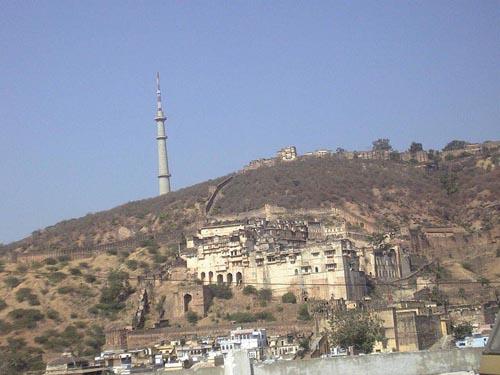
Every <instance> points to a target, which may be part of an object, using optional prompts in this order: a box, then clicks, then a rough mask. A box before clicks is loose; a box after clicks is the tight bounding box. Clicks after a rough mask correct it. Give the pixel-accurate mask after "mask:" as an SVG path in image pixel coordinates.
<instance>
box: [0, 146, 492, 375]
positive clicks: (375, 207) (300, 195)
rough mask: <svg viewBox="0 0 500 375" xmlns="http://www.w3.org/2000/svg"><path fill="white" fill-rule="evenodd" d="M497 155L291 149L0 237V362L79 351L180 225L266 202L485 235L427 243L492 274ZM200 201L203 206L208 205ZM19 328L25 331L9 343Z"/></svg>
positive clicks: (160, 256) (119, 307)
mask: <svg viewBox="0 0 500 375" xmlns="http://www.w3.org/2000/svg"><path fill="white" fill-rule="evenodd" d="M498 157H499V154H498V151H495V152H493V153H490V154H488V155H483V154H476V155H468V154H464V155H459V156H457V157H453V158H446V159H445V158H443V159H442V160H439V159H438V160H435V161H433V162H431V163H427V164H418V163H412V162H401V161H392V160H362V159H353V160H346V159H345V158H342V157H340V156H339V155H336V154H333V155H328V156H324V157H314V156H309V157H300V158H298V159H297V160H294V161H287V162H278V163H276V164H275V165H273V166H264V167H261V168H258V169H254V170H248V171H242V172H238V173H235V174H234V175H233V176H232V178H231V180H230V181H229V182H228V183H227V184H225V186H224V188H223V189H221V190H220V191H219V190H218V189H217V188H216V187H217V185H219V184H220V183H221V182H223V181H226V180H227V179H228V176H224V177H221V178H218V179H214V180H211V181H207V182H204V183H201V184H197V185H194V186H191V187H188V188H185V189H181V190H179V191H176V192H173V193H170V194H168V195H166V196H161V197H155V198H151V199H145V200H141V201H137V202H130V203H127V204H124V205H122V206H119V207H116V208H114V209H112V210H108V211H103V212H99V213H95V214H89V215H87V216H85V217H82V218H79V219H72V220H67V221H63V222H61V223H58V224H56V225H54V226H51V227H48V228H45V229H42V230H39V231H35V232H34V233H33V234H32V235H31V236H29V237H28V238H25V239H22V240H19V241H16V242H14V243H12V244H8V245H5V246H3V247H2V248H0V252H1V253H2V254H3V255H4V257H3V260H2V261H1V263H0V271H1V272H0V337H1V338H0V345H4V346H2V347H0V362H2V358H1V356H16V355H21V354H19V353H21V352H19V351H16V350H14V349H13V348H16V345H17V347H18V346H19V345H20V344H22V345H21V346H23V347H26V345H28V348H31V349H27V353H28V352H29V353H31V354H30V355H31V356H35V357H36V355H37V353H38V350H41V351H43V352H44V353H45V356H47V355H50V354H51V353H57V352H60V351H62V350H64V349H65V348H66V347H71V348H72V349H73V350H75V351H77V352H78V353H80V354H87V355H88V354H93V353H95V352H97V351H98V350H99V348H100V346H101V345H102V343H103V328H104V327H105V326H106V325H108V324H110V323H113V322H116V323H117V324H120V325H129V324H132V318H131V317H132V316H133V314H134V311H135V309H136V308H137V300H138V298H139V293H140V288H141V285H140V283H138V281H137V280H138V279H137V277H138V276H141V275H145V274H148V275H151V274H154V273H155V272H158V270H161V268H162V267H164V266H165V265H166V264H172V263H173V262H174V260H175V256H176V249H177V244H178V243H179V242H180V241H182V239H183V238H184V234H189V233H192V232H194V231H195V230H196V228H197V227H199V226H200V225H202V224H203V223H205V222H207V220H214V219H217V218H219V219H225V218H228V217H231V216H232V215H233V216H234V215H236V214H240V213H245V212H249V211H252V210H258V209H261V208H262V207H263V206H264V205H267V204H271V205H274V206H279V207H281V208H283V209H284V210H292V209H303V211H302V212H304V214H305V215H307V213H308V212H309V215H311V216H314V210H315V209H320V208H322V209H331V208H332V207H334V208H338V209H340V210H343V211H344V212H348V213H349V214H350V215H353V217H357V218H360V220H359V222H358V224H356V223H351V224H352V225H359V223H368V224H370V225H366V226H364V227H363V226H362V225H361V226H360V227H359V228H358V229H359V230H361V231H363V230H364V231H367V232H379V231H384V230H391V231H397V230H398V229H402V228H404V227H406V228H408V227H409V226H415V225H417V226H422V227H428V226H439V225H441V226H443V225H445V226H453V227H459V228H462V229H463V231H464V232H465V233H468V234H471V235H477V236H479V237H481V236H483V237H481V238H483V239H484V238H487V240H484V241H482V242H481V245H480V246H479V245H478V246H476V247H474V244H473V243H469V244H468V245H467V246H468V248H469V249H473V250H474V251H469V252H463V251H462V250H460V251H458V250H456V251H455V252H453V251H452V250H453V249H452V247H453V246H450V249H445V250H446V251H442V252H440V253H439V254H435V255H436V256H439V257H441V258H443V260H446V261H447V262H448V266H449V267H448V268H449V269H448V276H449V277H454V276H456V277H457V278H460V277H463V276H464V275H465V276H467V277H468V278H471V280H474V279H476V278H477V277H478V276H480V275H482V274H483V272H482V271H483V269H485V270H487V271H485V272H486V274H485V275H486V276H488V277H490V278H494V277H500V275H498V274H495V272H497V273H498V269H497V271H495V268H496V267H497V266H498V259H500V251H499V250H498V249H497V248H496V247H497V246H498V245H497V244H495V241H496V240H497V238H498V234H499V228H500V215H498V209H499V207H500V168H499V167H498ZM214 192H216V193H217V195H216V196H214ZM210 198H212V199H210ZM214 198H215V199H214ZM210 200H211V201H213V206H212V207H211V209H210V212H209V214H208V215H207V212H206V204H207V202H208V201H210ZM150 236H151V237H150ZM153 236H156V237H153ZM479 237H478V238H479ZM116 241H122V243H125V244H126V246H121V247H120V248H119V249H118V250H117V248H115V247H113V246H109V247H106V246H104V245H106V244H113V243H115V242H116ZM123 241H125V242H123ZM127 241H129V242H127ZM99 246H100V247H99ZM455 247H456V246H455ZM97 248H99V249H100V251H96V252H93V253H89V254H90V255H89V256H88V257H85V258H81V259H74V258H72V257H69V256H67V255H65V253H64V251H66V250H69V249H81V250H82V251H83V252H85V251H90V250H92V249H97ZM464 248H465V247H464ZM460 249H462V248H460ZM483 249H486V250H483ZM41 251H45V252H47V251H54V255H53V256H45V257H44V258H39V259H38V260H37V259H35V261H33V262H27V263H24V262H17V263H14V262H11V261H10V260H11V259H12V255H13V254H17V255H18V256H21V255H23V254H35V253H37V252H41ZM431 255H432V254H431ZM488 257H490V258H491V257H493V258H494V261H488ZM445 258H446V259H445ZM443 264H446V262H444V263H443ZM488 265H489V266H488ZM495 275H496V276H495ZM471 293H472V292H471ZM471 295H472V294H471ZM242 298H243V302H242V303H243V304H242V306H243V305H251V304H252V303H251V301H250V300H249V301H250V302H249V301H246V300H244V298H247V299H248V298H249V297H242ZM221 306H222V307H223V306H224V305H223V304H219V305H218V306H215V307H214V312H213V314H212V316H211V317H210V318H207V319H212V320H217V319H219V318H220V315H221V314H222V313H220V309H221V308H222V307H221ZM158 310H161V306H160V307H158ZM261 313H262V314H264V315H265V313H266V312H265V311H262V312H261ZM264 315H263V316H264ZM185 323H186V324H187V322H185ZM19 339H21V340H25V341H24V342H17V344H16V341H15V340H19ZM26 343H27V344H26ZM16 353H17V354H16ZM27 353H24V354H26V355H27V356H28V354H27ZM9 358H10V357H9ZM30 361H31V359H30ZM32 362H33V363H36V358H35V359H32ZM35 367H36V366H35ZM31 368H34V367H33V366H32V367H31ZM0 372H1V367H0Z"/></svg>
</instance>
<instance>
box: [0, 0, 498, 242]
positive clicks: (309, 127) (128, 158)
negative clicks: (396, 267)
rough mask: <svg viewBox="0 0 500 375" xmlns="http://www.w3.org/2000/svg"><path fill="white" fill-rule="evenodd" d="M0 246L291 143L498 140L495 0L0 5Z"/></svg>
mask: <svg viewBox="0 0 500 375" xmlns="http://www.w3.org/2000/svg"><path fill="white" fill-rule="evenodd" d="M0 7H1V9H2V12H1V14H0V21H1V22H0V51H2V52H1V53H0V176H2V177H1V181H0V242H4V243H7V242H9V241H12V240H15V239H18V238H21V237H23V236H25V235H27V234H29V233H31V232H32V231H33V230H35V229H39V228H42V227H45V226H47V225H51V224H54V223H56V222H57V221H60V220H62V219H67V218H72V217H78V216H82V215H85V214H86V213H88V212H95V211H99V210H103V209H107V208H111V207H114V206H116V205H118V204H121V203H124V202H127V201H131V200H137V199H141V198H146V197H151V196H154V195H156V194H157V189H158V187H157V181H156V173H157V160H156V143H155V123H154V121H153V117H154V108H155V87H154V84H155V83H154V82H155V74H156V71H160V73H161V77H162V91H163V99H164V107H165V110H166V113H167V116H168V120H167V132H168V135H169V139H168V148H169V150H168V152H169V158H170V168H171V173H172V184H173V187H174V189H178V188H180V187H184V186H188V185H191V184H194V183H196V182H200V181H204V180H206V179H208V178H213V177H217V176H220V175H223V174H226V173H228V172H231V171H234V170H236V169H239V168H240V167H242V166H243V165H244V164H246V163H247V162H248V161H249V160H251V159H255V158H259V157H266V156H270V155H273V154H274V152H275V150H277V149H278V148H280V147H282V146H285V145H289V144H293V145H296V146H297V148H298V151H299V153H303V152H306V151H310V150H314V149H317V148H331V149H335V148H336V147H339V146H341V147H344V148H348V149H368V148H369V147H370V145H371V142H372V141H373V140H374V139H376V138H379V137H386V138H390V139H391V142H392V144H393V146H395V147H396V148H399V149H405V148H407V147H408V145H409V144H410V143H411V142H412V141H419V142H422V143H423V144H424V147H425V148H441V147H443V146H444V145H445V144H446V143H447V142H448V141H449V140H451V139H466V140H470V141H481V140H486V139H498V138H499V137H498V135H499V130H500V123H499V119H500V69H499V68H500V47H499V46H500V3H499V2H498V1H418V2H416V1H412V2H406V1H377V2H375V1H373V2H372V1H370V2H368V1H307V2H305V1H300V2H299V1H227V2H224V1H106V2H102V1H44V2H42V1H38V2H34V1H24V2H20V1H3V0H2V1H0Z"/></svg>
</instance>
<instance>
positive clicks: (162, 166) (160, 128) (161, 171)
mask: <svg viewBox="0 0 500 375" xmlns="http://www.w3.org/2000/svg"><path fill="white" fill-rule="evenodd" d="M166 119H167V118H166V117H165V115H164V114H163V108H162V105H161V91H160V73H157V74H156V117H155V121H156V128H157V129H156V140H157V142H158V184H159V188H160V195H163V194H167V193H170V173H169V171H168V157H167V134H166V133H165V120H166Z"/></svg>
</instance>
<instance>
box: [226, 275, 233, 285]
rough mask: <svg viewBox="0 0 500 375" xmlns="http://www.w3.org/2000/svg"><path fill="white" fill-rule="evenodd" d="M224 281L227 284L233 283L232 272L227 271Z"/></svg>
mask: <svg viewBox="0 0 500 375" xmlns="http://www.w3.org/2000/svg"><path fill="white" fill-rule="evenodd" d="M226 281H227V283H228V284H229V285H231V284H232V283H233V274H232V273H228V274H227V276H226Z"/></svg>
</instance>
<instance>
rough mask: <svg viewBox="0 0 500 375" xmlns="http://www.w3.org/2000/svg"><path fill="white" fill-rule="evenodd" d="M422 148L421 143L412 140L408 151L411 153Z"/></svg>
mask: <svg viewBox="0 0 500 375" xmlns="http://www.w3.org/2000/svg"><path fill="white" fill-rule="evenodd" d="M423 149H424V148H423V147H422V143H417V142H412V143H411V145H410V152H411V153H412V154H414V153H416V152H419V151H422V150H423Z"/></svg>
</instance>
